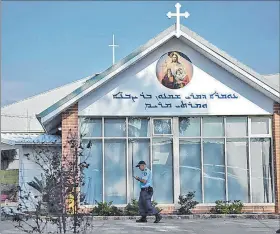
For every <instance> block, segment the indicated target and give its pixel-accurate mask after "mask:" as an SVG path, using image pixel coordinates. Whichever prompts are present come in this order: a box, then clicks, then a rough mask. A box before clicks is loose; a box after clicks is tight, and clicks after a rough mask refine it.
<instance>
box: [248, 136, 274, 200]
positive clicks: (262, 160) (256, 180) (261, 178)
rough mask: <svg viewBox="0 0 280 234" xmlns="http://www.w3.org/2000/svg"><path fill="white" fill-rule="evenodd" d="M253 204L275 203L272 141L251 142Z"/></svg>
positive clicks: (257, 140)
mask: <svg viewBox="0 0 280 234" xmlns="http://www.w3.org/2000/svg"><path fill="white" fill-rule="evenodd" d="M250 144H251V176H252V178H251V182H252V202H255V203H258V202H259V203H270V202H273V195H272V194H273V193H272V188H273V184H272V179H271V178H272V173H273V172H272V154H271V148H270V139H265V138H259V139H252V140H251V143H250Z"/></svg>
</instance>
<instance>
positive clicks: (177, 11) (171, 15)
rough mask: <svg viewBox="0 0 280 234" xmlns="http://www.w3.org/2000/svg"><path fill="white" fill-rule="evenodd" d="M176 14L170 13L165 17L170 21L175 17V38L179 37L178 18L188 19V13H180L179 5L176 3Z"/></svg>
mask: <svg viewBox="0 0 280 234" xmlns="http://www.w3.org/2000/svg"><path fill="white" fill-rule="evenodd" d="M175 7H176V13H171V12H170V11H169V12H168V13H167V17H168V18H169V19H170V18H171V17H176V36H177V37H180V35H181V30H180V17H182V16H183V17H185V18H188V17H189V16H190V14H189V12H187V11H186V12H185V13H180V8H181V4H180V3H176V5H175Z"/></svg>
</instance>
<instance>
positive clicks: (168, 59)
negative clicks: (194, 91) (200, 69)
mask: <svg viewBox="0 0 280 234" xmlns="http://www.w3.org/2000/svg"><path fill="white" fill-rule="evenodd" d="M156 73H157V78H158V80H159V82H160V83H161V84H162V85H163V86H165V87H166V88H169V89H180V88H183V87H185V86H186V85H187V84H188V83H189V82H190V81H191V78H192V73H193V67H192V63H191V60H190V59H189V58H188V57H187V56H186V55H184V54H183V53H181V52H177V51H171V52H168V53H166V54H164V55H163V56H161V58H160V59H159V60H158V62H157V67H156Z"/></svg>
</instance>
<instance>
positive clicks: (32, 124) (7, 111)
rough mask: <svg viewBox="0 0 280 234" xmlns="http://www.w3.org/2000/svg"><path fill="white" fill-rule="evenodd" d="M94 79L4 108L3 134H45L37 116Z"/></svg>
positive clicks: (53, 90) (76, 82)
mask: <svg viewBox="0 0 280 234" xmlns="http://www.w3.org/2000/svg"><path fill="white" fill-rule="evenodd" d="M92 77H93V76H89V77H86V78H84V79H81V80H78V81H75V82H72V83H69V84H66V85H64V86H61V87H58V88H55V89H52V90H49V91H47V92H44V93H40V94H38V95H35V96H33V97H30V98H27V99H25V100H21V101H19V102H16V103H13V104H10V105H7V106H4V107H2V108H1V132H44V129H43V128H42V126H41V124H40V123H39V121H38V120H37V118H36V114H38V113H40V112H42V111H43V110H45V109H46V108H48V107H49V106H51V105H53V104H54V103H56V102H57V101H59V100H60V99H62V98H63V97H65V96H67V95H68V94H70V93H71V92H73V91H74V90H76V89H77V88H78V87H80V86H82V85H83V84H84V83H85V82H86V81H87V80H88V79H90V78H92ZM27 114H28V118H27Z"/></svg>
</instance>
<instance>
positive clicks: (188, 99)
mask: <svg viewBox="0 0 280 234" xmlns="http://www.w3.org/2000/svg"><path fill="white" fill-rule="evenodd" d="M112 96H113V99H118V100H123V99H124V100H131V102H132V103H136V102H137V101H138V100H141V99H142V100H145V103H144V104H145V109H150V108H173V107H174V108H203V109H207V107H208V106H207V105H208V104H207V103H206V101H207V100H214V99H216V100H229V99H238V98H239V97H238V95H236V94H235V93H218V92H216V91H215V92H213V93H210V94H194V93H191V94H190V95H187V96H181V95H180V94H175V95H173V94H165V93H163V94H159V95H152V94H144V92H142V93H141V94H139V95H131V94H126V93H123V92H118V93H116V94H113V95H112ZM155 102H156V103H157V104H152V103H155Z"/></svg>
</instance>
